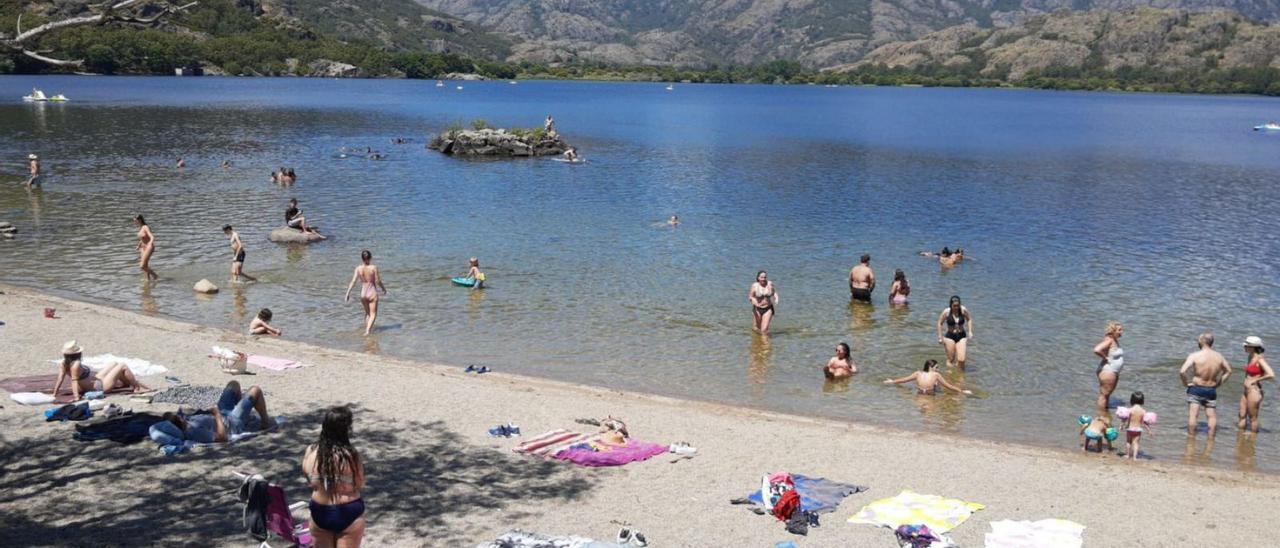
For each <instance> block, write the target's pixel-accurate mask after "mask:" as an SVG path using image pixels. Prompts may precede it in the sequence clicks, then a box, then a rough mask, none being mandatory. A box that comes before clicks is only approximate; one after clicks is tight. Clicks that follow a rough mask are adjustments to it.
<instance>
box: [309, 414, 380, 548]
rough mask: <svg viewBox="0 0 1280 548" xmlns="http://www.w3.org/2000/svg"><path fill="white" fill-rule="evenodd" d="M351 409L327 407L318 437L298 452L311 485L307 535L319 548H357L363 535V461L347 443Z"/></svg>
mask: <svg viewBox="0 0 1280 548" xmlns="http://www.w3.org/2000/svg"><path fill="white" fill-rule="evenodd" d="M351 423H352V417H351V409H350V408H348V407H346V406H342V407H334V408H331V409H329V410H328V411H326V412H325V414H324V421H323V422H322V423H321V424H320V439H319V440H317V441H316V443H314V444H312V445H310V446H307V450H306V451H305V452H304V453H303V455H302V473H303V476H304V477H306V479H307V483H309V484H310V485H311V502H310V510H311V536H312V537H313V538H314V539H315V545H316V546H317V547H320V548H325V547H342V548H357V547H359V546H360V542H361V539H363V537H364V529H365V518H364V512H365V505H364V498H362V497H361V495H360V491H361V490H362V489H364V485H365V483H364V481H365V480H364V461H363V460H361V458H360V452H359V451H356V448H355V446H353V445H352V444H351Z"/></svg>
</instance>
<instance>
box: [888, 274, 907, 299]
mask: <svg viewBox="0 0 1280 548" xmlns="http://www.w3.org/2000/svg"><path fill="white" fill-rule="evenodd" d="M910 294H911V285H910V284H908V283H907V274H906V273H905V272H903V271H902V269H901V268H899V269H898V270H895V271H894V272H893V285H890V286H889V304H907V296H908V295H910Z"/></svg>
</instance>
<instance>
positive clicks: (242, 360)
mask: <svg viewBox="0 0 1280 548" xmlns="http://www.w3.org/2000/svg"><path fill="white" fill-rule="evenodd" d="M209 357H211V358H214V359H216V360H218V366H219V367H221V368H222V372H223V373H230V374H232V375H239V374H242V373H245V371H246V370H247V369H248V368H249V355H248V354H245V353H244V352H236V351H235V350H231V349H228V348H222V347H218V346H215V347H213V354H210V355H209Z"/></svg>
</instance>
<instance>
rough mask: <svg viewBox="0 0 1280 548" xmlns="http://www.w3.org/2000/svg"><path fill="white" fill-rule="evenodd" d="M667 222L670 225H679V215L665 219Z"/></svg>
mask: <svg viewBox="0 0 1280 548" xmlns="http://www.w3.org/2000/svg"><path fill="white" fill-rule="evenodd" d="M667 224H668V225H670V226H680V216H679V215H672V216H671V218H670V219H667Z"/></svg>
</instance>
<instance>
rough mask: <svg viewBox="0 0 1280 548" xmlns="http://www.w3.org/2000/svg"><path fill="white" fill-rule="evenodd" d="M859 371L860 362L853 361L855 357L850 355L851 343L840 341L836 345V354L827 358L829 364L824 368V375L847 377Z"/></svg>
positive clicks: (834, 377) (831, 377) (829, 377)
mask: <svg viewBox="0 0 1280 548" xmlns="http://www.w3.org/2000/svg"><path fill="white" fill-rule="evenodd" d="M857 372H858V364H856V363H853V358H850V357H849V345H848V344H845V343H840V344H837V345H836V355H835V356H833V357H832V358H831V359H830V360H827V365H826V366H825V367H823V368H822V373H823V375H826V377H827V378H828V379H833V380H834V379H847V378H849V377H852V376H853V374H854V373H857Z"/></svg>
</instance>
